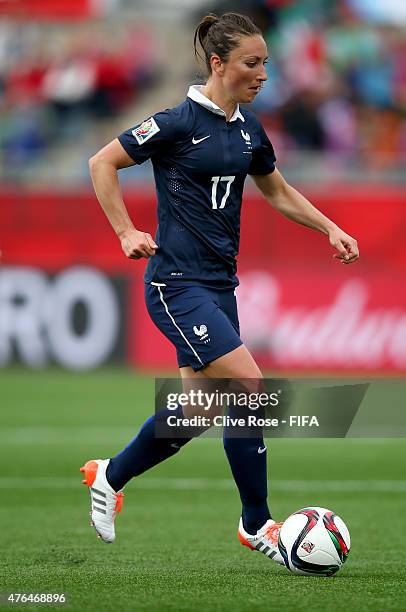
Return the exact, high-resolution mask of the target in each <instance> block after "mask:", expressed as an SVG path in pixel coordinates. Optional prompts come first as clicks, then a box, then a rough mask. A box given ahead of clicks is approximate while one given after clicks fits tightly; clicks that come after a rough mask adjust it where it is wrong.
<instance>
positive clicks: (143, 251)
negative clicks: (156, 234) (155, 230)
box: [121, 229, 158, 259]
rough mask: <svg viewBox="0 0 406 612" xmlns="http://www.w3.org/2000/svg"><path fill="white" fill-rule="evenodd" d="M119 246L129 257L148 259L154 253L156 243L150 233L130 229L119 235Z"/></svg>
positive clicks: (156, 246)
mask: <svg viewBox="0 0 406 612" xmlns="http://www.w3.org/2000/svg"><path fill="white" fill-rule="evenodd" d="M121 248H122V249H123V251H124V254H125V255H126V256H127V257H128V258H129V259H141V257H146V258H147V259H148V257H152V256H153V255H155V252H156V250H157V248H158V245H157V244H156V242H155V240H154V239H153V238H152V236H151V234H147V233H146V232H140V231H139V230H136V229H132V230H129V231H128V232H126V233H125V234H124V236H122V237H121Z"/></svg>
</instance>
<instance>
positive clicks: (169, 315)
mask: <svg viewBox="0 0 406 612" xmlns="http://www.w3.org/2000/svg"><path fill="white" fill-rule="evenodd" d="M151 284H152V283H151ZM157 287H158V291H159V296H160V298H161V302H162V304H163V305H164V307H165V311H166V314H167V315H168V317H169V318H170V320H171V321H172V323H173V324H174V326H175V327H176V329H177V330H178V332H179V333H180V335H181V336H182V338H183V339H184V341H185V342H186V344H187V345H188V346H189V347H190V348H191V349H192V351H193V354H194V356H195V357H197V359H198V360H199V361H200V363H201V364H202V365H204V363H203V361H202V360H201V359H200V357H199V355H198V354H197V353H196V351H195V349H194V348H193V346H192V345H191V344H190V342H189V340H188V339H187V338H186V336H185V334H184V333H183V331H182V330H181V329H180V327H179V325H177V324H176V321H175V319H174V318H173V316H172V315H171V313H170V312H169V309H168V306H167V304H166V302H165V300H164V296H163V295H162V289H161V286H160V285H157Z"/></svg>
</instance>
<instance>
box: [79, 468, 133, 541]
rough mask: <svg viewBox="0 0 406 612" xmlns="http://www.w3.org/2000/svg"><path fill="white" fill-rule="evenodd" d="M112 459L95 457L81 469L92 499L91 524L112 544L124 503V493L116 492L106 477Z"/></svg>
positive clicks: (100, 536)
mask: <svg viewBox="0 0 406 612" xmlns="http://www.w3.org/2000/svg"><path fill="white" fill-rule="evenodd" d="M109 461H110V459H93V460H91V461H88V462H87V463H85V465H84V466H83V467H81V468H80V471H81V472H83V473H84V475H85V477H84V479H83V480H82V483H83V484H85V485H87V486H88V487H89V494H90V501H91V511H90V516H91V522H90V524H91V526H92V527H94V528H95V529H96V532H97V534H98V536H99V538H100V539H101V540H103V542H106V543H107V544H111V542H114V540H115V538H116V533H115V529H114V521H115V518H116V516H117V514H118V513H119V512H120V510H121V507H122V505H123V497H124V493H123V492H122V491H119V492H118V493H116V492H115V491H114V489H112V487H111V486H110V485H109V483H108V482H107V478H106V469H107V466H108V464H109Z"/></svg>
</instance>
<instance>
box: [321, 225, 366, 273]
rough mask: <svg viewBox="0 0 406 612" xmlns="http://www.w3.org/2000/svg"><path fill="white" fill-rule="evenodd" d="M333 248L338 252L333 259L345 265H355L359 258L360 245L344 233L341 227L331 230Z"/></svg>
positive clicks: (330, 237) (329, 236)
mask: <svg viewBox="0 0 406 612" xmlns="http://www.w3.org/2000/svg"><path fill="white" fill-rule="evenodd" d="M328 238H329V240H330V244H331V246H333V247H334V248H335V249H336V250H337V251H338V252H337V253H334V255H333V257H334V258H335V259H339V260H340V261H341V263H343V264H349V263H353V262H354V261H357V259H358V258H359V250H358V244H357V241H356V240H355V238H352V237H351V236H350V235H349V234H346V233H345V232H343V230H342V229H340V228H339V227H335V228H334V229H332V230H330V232H329V234H328Z"/></svg>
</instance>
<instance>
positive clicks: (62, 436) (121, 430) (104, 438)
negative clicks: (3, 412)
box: [0, 425, 406, 446]
mask: <svg viewBox="0 0 406 612" xmlns="http://www.w3.org/2000/svg"><path fill="white" fill-rule="evenodd" d="M138 430H139V426H136V425H135V426H134V427H129V426H126V427H117V426H115V425H110V426H96V427H95V426H93V425H57V426H43V425H38V426H35V425H34V426H25V427H1V429H0V445H1V446H6V445H10V446H19V445H21V446H26V445H33V446H35V445H41V446H44V445H49V446H60V445H61V444H67V445H70V446H74V445H78V444H79V445H82V444H86V445H90V444H111V443H112V442H114V443H115V444H116V443H119V441H120V440H124V441H126V442H128V441H129V440H132V439H133V438H134V437H135V436H136V434H137V432H138ZM218 438H221V435H220V434H219V435H218V436H215V437H214V436H207V437H205V438H204V441H205V442H207V440H217V439H218ZM267 439H269V444H272V443H273V441H272V439H271V438H267ZM282 440H284V441H285V442H286V443H287V444H295V443H306V442H307V441H308V439H306V438H284V439H282V438H277V439H276V440H274V442H276V443H277V444H280V443H281V442H282ZM339 440H340V439H339V438H312V442H316V443H317V444H329V445H332V444H337V443H338V442H339ZM341 440H342V439H341ZM405 442H406V439H405V438H399V437H392V438H365V437H363V438H346V443H347V444H352V445H358V444H363V445H365V444H366V445H368V444H369V445H370V444H374V445H375V444H390V443H392V444H400V443H405Z"/></svg>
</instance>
